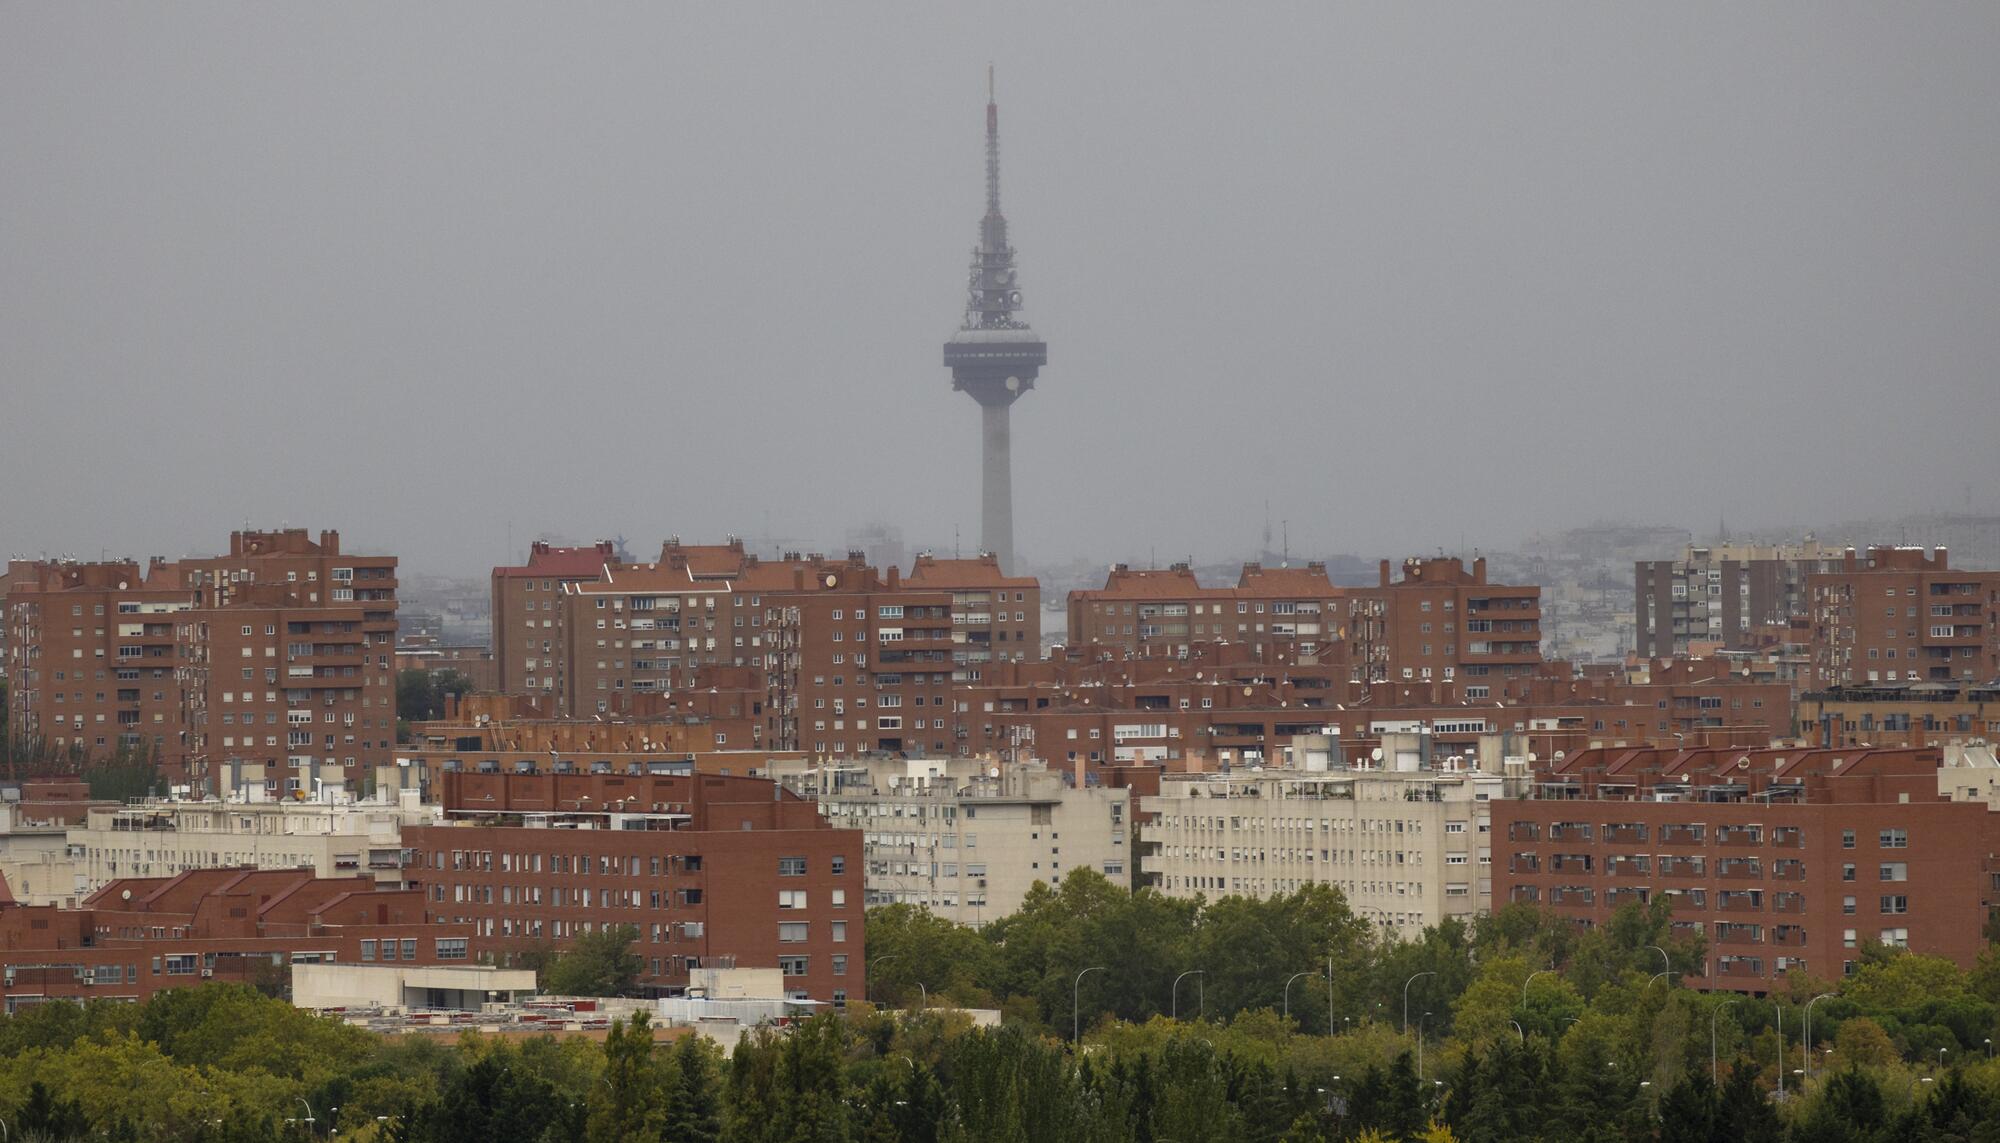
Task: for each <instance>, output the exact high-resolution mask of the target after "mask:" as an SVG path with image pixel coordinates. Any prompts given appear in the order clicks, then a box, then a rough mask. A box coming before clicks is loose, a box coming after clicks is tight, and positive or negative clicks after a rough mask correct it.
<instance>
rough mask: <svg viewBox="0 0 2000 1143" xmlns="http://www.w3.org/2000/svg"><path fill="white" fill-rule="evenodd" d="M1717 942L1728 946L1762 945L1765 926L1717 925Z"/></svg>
mask: <svg viewBox="0 0 2000 1143" xmlns="http://www.w3.org/2000/svg"><path fill="white" fill-rule="evenodd" d="M1715 943H1716V944H1718V945H1726V946H1732V947H1735V946H1742V945H1761V944H1763V943H1764V926H1762V925H1729V924H1720V925H1717V926H1715Z"/></svg>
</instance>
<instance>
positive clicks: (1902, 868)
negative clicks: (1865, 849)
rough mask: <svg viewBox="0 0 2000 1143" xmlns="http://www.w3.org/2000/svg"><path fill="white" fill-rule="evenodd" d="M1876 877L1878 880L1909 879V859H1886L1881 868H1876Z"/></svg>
mask: <svg viewBox="0 0 2000 1143" xmlns="http://www.w3.org/2000/svg"><path fill="white" fill-rule="evenodd" d="M1875 879H1876V880H1877V881H1908V880H1909V879H1910V864H1909V862H1907V861H1885V862H1883V863H1882V866H1881V868H1880V869H1878V870H1876V878H1875Z"/></svg>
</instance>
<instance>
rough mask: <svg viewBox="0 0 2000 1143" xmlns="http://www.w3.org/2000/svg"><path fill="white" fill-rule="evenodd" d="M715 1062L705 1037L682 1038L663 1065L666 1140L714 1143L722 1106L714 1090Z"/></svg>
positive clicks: (716, 1091)
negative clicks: (665, 1094) (664, 1067)
mask: <svg viewBox="0 0 2000 1143" xmlns="http://www.w3.org/2000/svg"><path fill="white" fill-rule="evenodd" d="M719 1062H720V1061H719V1058H718V1056H717V1054H716V1049H715V1047H714V1044H713V1042H712V1041H710V1040H709V1039H708V1038H707V1037H705V1036H692V1035H691V1036H683V1037H681V1039H680V1043H678V1044H677V1045H675V1047H674V1050H673V1053H672V1055H671V1056H670V1057H669V1060H668V1064H667V1121H666V1131H665V1132H664V1134H665V1136H666V1138H668V1139H671V1140H673V1141H674V1143H718V1141H719V1140H720V1139H721V1138H722V1104H721V1096H720V1093H719V1092H718V1090H717V1087H716V1069H717V1066H718V1064H719Z"/></svg>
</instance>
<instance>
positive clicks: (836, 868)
mask: <svg viewBox="0 0 2000 1143" xmlns="http://www.w3.org/2000/svg"><path fill="white" fill-rule="evenodd" d="M846 872H847V858H845V857H842V856H840V855H839V854H835V855H834V857H833V875H834V876H835V877H838V876H840V875H841V874H843V873H846Z"/></svg>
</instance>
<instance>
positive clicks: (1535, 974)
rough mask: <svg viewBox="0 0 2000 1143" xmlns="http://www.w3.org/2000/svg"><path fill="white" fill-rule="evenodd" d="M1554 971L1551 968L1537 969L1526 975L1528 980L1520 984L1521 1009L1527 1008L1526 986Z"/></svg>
mask: <svg viewBox="0 0 2000 1143" xmlns="http://www.w3.org/2000/svg"><path fill="white" fill-rule="evenodd" d="M1554 971H1555V969H1552V968H1538V969H1536V970H1535V971H1533V972H1531V973H1529V974H1528V979H1526V980H1524V981H1522V982H1521V1007H1523V1008H1526V1007H1527V1006H1528V986H1529V985H1530V984H1533V983H1534V982H1535V978H1536V977H1538V976H1546V975H1547V974H1549V973H1551V972H1554Z"/></svg>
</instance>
